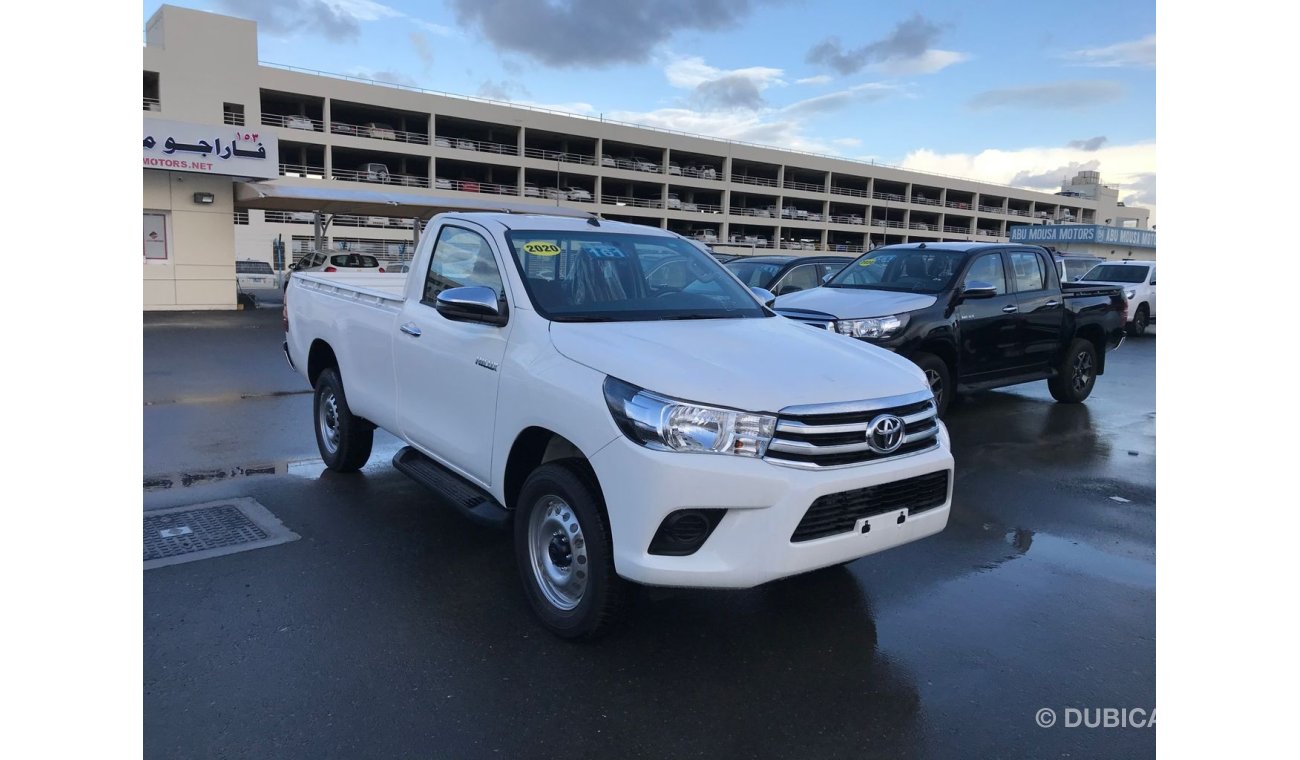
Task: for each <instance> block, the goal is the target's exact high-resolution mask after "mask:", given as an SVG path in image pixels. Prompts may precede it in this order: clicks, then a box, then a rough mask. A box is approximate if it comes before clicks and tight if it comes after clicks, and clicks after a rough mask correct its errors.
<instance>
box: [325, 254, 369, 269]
mask: <svg viewBox="0 0 1300 760" xmlns="http://www.w3.org/2000/svg"><path fill="white" fill-rule="evenodd" d="M330 264H332V265H333V266H336V267H353V268H356V269H362V268H365V269H373V268H374V267H377V266H379V261H378V260H377V259H375V257H374V256H362V255H361V254H359V253H347V254H340V255H338V256H331V257H330Z"/></svg>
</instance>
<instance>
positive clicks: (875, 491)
mask: <svg viewBox="0 0 1300 760" xmlns="http://www.w3.org/2000/svg"><path fill="white" fill-rule="evenodd" d="M947 499H948V471H947V470H940V471H939V472H931V473H929V474H927V475H918V476H916V477H914V478H907V479H906V480H896V481H894V482H893V483H882V484H881V485H878V486H867V487H866V488H858V489H854V490H852V491H841V492H840V493H833V494H828V495H826V496H823V497H821V498H819V499H817V500H816V501H814V502H813V503H812V506H810V507H808V511H807V512H806V513H804V516H803V519H802V520H800V521H799V527H797V528H795V529H794V535H792V536H790V541H791V542H792V543H798V542H800V541H811V540H813V539H814V538H825V537H826V536H834V535H836V534H839V533H848V532H850V531H852V530H853V528H854V526H855V525H857V522H858V520H861V519H862V518H864V517H875V516H877V515H883V514H886V513H889V512H895V511H898V510H904V509H905V510H907V511H908V514H912V515H914V514H917V513H919V512H924V511H926V510H927V509H934V508H935V507H938V506H942V505H943V503H944V502H945V501H946V500H947Z"/></svg>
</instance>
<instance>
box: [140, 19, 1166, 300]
mask: <svg viewBox="0 0 1300 760" xmlns="http://www.w3.org/2000/svg"><path fill="white" fill-rule="evenodd" d="M216 71H219V72H220V76H214V72H216ZM144 110H145V111H146V116H147V117H150V118H157V119H165V120H168V121H172V122H186V123H193V124H203V125H209V124H210V125H220V127H222V128H227V129H233V130H245V131H249V130H251V131H253V132H258V133H263V134H265V135H266V137H268V138H270V137H274V138H275V139H276V142H278V158H277V159H276V162H277V163H276V166H275V174H276V176H277V180H276V181H278V182H280V183H285V184H289V185H308V186H310V185H319V184H320V183H340V185H342V184H347V185H350V186H354V187H358V186H366V185H372V186H373V185H381V186H387V187H390V188H402V189H405V190H412V191H414V190H427V191H429V192H431V193H437V194H439V195H443V196H461V197H467V198H468V197H474V198H482V197H484V196H485V195H486V196H510V197H511V198H512V199H514V200H519V199H526V200H535V201H536V202H538V203H539V204H556V205H561V206H571V207H576V208H584V209H589V210H590V211H592V212H593V213H599V214H600V215H602V216H603V217H606V218H610V219H618V220H622V221H628V222H635V223H640V224H648V225H653V226H657V227H663V228H666V229H669V230H672V231H674V232H677V233H680V234H683V235H688V236H694V237H697V238H699V239H701V240H707V241H709V242H715V241H716V244H717V245H718V246H719V248H720V249H721V250H731V251H735V252H745V251H749V250H755V249H767V248H781V249H788V250H793V251H798V252H814V251H833V252H845V253H856V252H860V251H863V250H867V249H869V248H871V247H873V246H877V245H883V244H888V243H901V242H909V241H940V240H976V241H995V240H1006V239H1008V237H1009V235H1010V228H1011V227H1012V226H1015V225H1018V224H1042V223H1080V224H1088V225H1100V226H1115V227H1123V226H1133V227H1139V228H1145V227H1146V226H1147V212H1146V210H1145V209H1139V208H1131V207H1124V206H1123V205H1122V204H1120V203H1118V202H1117V194H1116V192H1115V191H1114V190H1113V189H1112V188H1107V187H1105V186H1104V185H1101V184H1100V178H1097V177H1089V178H1086V181H1087V182H1088V183H1089V184H1088V185H1087V186H1086V187H1084V186H1077V187H1072V188H1070V189H1068V190H1067V192H1068V194H1051V193H1041V192H1034V191H1029V190H1022V189H1018V188H1011V187H1002V186H997V185H992V184H988V183H982V182H976V181H972V180H967V179H960V178H954V177H946V176H940V175H934V174H926V173H921V172H915V171H909V170H904V169H898V168H893V167H887V166H881V165H876V164H870V163H863V162H858V161H850V160H847V159H842V158H836V157H833V156H824V155H815V154H809V153H799V152H794V151H788V150H779V149H776V148H771V147H764V146H759V145H752V144H747V143H740V142H734V141H726V140H717V139H711V138H707V137H701V136H696V135H688V134H682V133H677V132H671V131H666V130H658V129H651V128H646V127H640V126H635V125H630V124H624V123H615V122H610V121H604V120H601V119H596V118H590V117H583V116H576V115H571V114H564V113H559V112H555V111H550V110H545V109H538V108H530V107H526V106H518V105H510V104H505V103H499V102H493V101H487V100H483V99H479V98H469V97H462V96H454V95H448V94H442V93H433V92H428V91H424V90H420V89H418V88H412V87H402V86H396V85H384V84H378V83H374V82H368V81H362V80H357V79H355V78H352V77H346V76H340V75H334V74H326V73H321V72H312V71H303V70H298V69H294V68H290V67H283V66H278V65H274V64H267V63H262V62H259V61H258V60H257V32H256V27H255V25H254V24H253V23H252V22H249V21H242V20H239V19H234V18H230V17H226V16H219V15H215V14H210V13H202V12H198V11H192V10H186V9H181V8H176V7H172V6H164V7H163V8H162V9H160V10H159V11H158V13H156V14H155V15H154V17H153V18H152V19H151V20H150V22H149V25H148V29H147V35H146V46H145V49H144ZM146 166H147V167H148V166H149V164H146ZM153 166H159V165H158V164H153ZM270 168H271V167H269V166H268V169H270ZM184 173H185V170H184V169H181V170H177V169H174V168H171V165H163V166H161V167H160V168H146V169H145V174H146V179H145V190H146V201H145V203H146V214H152V215H153V217H154V218H155V219H156V220H158V221H157V222H156V228H155V229H154V230H153V231H154V232H158V231H159V230H161V231H163V236H164V237H168V236H169V235H171V239H170V242H168V243H166V244H165V245H166V246H171V248H173V249H174V253H170V254H169V253H167V252H166V250H164V252H163V253H162V254H161V256H162V258H161V259H159V258H158V257H155V261H153V262H152V263H154V264H155V267H154V268H153V269H152V270H147V274H146V283H147V284H149V283H151V282H152V287H146V306H149V305H151V304H152V305H156V306H159V307H162V308H166V307H181V306H185V305H187V304H190V305H209V306H212V305H221V304H230V305H233V304H234V290H233V287H234V286H233V279H234V278H233V270H234V266H233V264H234V260H235V259H261V260H266V261H271V260H272V250H273V245H275V244H276V241H279V242H280V243H283V246H284V250H285V251H286V253H287V254H289V255H291V256H292V257H294V258H297V257H300V256H301V255H303V254H305V253H306V252H308V251H310V250H312V249H313V248H315V247H317V246H327V247H329V248H331V249H346V250H350V251H357V252H364V253H371V254H374V255H376V256H378V257H380V258H381V259H385V260H400V259H403V258H407V257H409V255H410V241H411V240H412V239H413V237H414V234H415V230H413V226H414V224H415V223H414V222H413V221H412V220H411V219H409V218H403V217H401V216H400V215H394V216H370V215H367V216H361V215H344V214H339V215H335V216H332V217H330V218H329V219H327V220H324V221H325V222H327V223H328V226H327V227H325V228H324V229H322V230H318V229H317V219H316V215H315V214H313V213H311V212H309V211H304V212H281V211H263V210H259V209H246V208H239V207H237V206H235V205H234V204H233V202H231V203H230V204H224V203H223V202H222V199H221V198H218V199H217V203H215V204H213V205H212V206H211V207H210V208H208V209H206V210H207V211H208V212H210V213H225V214H230V215H233V228H234V233H233V235H227V236H225V237H227V238H230V239H232V240H233V242H232V243H231V244H230V246H229V247H230V248H231V250H230V251H229V255H228V257H227V259H226V260H224V261H223V260H220V258H221V257H220V255H219V254H216V253H212V252H211V251H212V250H213V248H214V246H213V244H212V242H211V241H208V242H207V243H206V246H207V248H208V250H209V253H208V254H205V257H204V259H203V264H202V267H203V268H202V269H196V268H194V267H193V266H190V265H187V264H186V263H185V262H186V261H187V259H186V257H185V252H184V250H183V248H184V246H185V245H186V241H185V239H184V235H182V234H181V232H182V231H181V230H180V229H177V225H176V223H175V220H173V219H172V218H171V217H172V215H175V214H180V213H182V209H181V208H180V207H177V206H174V205H171V204H173V203H175V199H176V198H178V197H182V196H183V195H184V194H183V193H178V192H177V185H176V183H178V182H183V180H184V176H183V175H184ZM151 175H152V176H151ZM163 175H167V176H163ZM178 175H181V176H179V178H178ZM165 183H170V184H167V187H170V190H171V192H170V193H164V192H163V190H162V188H163V186H164V184H165ZM164 195H165V196H166V200H159V201H153V202H151V198H163V197H164ZM185 197H187V196H185ZM196 202H197V201H196ZM183 210H184V211H186V212H192V211H193V209H183ZM226 218H227V219H230V218H231V217H230V216H227V217H226ZM146 222H147V224H146V227H149V224H148V222H149V219H148V217H147V218H146ZM209 226H210V225H209ZM168 230H175V232H174V234H172V233H170V232H168ZM148 233H149V231H148V230H147V231H146V235H148ZM223 239H225V238H223ZM160 250H161V249H160ZM214 256H215V257H216V258H215V259H214ZM147 258H148V257H147ZM173 264H174V266H173ZM195 266H198V265H195ZM169 267H170V268H169ZM223 267H224V268H223ZM227 270H228V271H229V278H228V279H229V280H230V283H231V284H230V286H229V287H228V288H226V289H225V290H223V286H221V285H220V283H221V282H223V280H222V278H223V277H225V275H224V274H222V272H225V271H227ZM197 277H202V278H206V280H205V281H206V282H207V283H209V285H208V287H206V288H205V289H204V288H200V289H196V288H194V287H189V288H186V287H182V286H181V285H180V284H179V283H181V282H182V281H185V280H192V279H194V278H197ZM166 283H172V285H170V286H168V285H167V284H166ZM226 290H228V294H226V295H228V298H227V297H226V295H223V293H225V292H226ZM200 291H202V295H197V294H198V293H199V292H200ZM187 294H194V295H187ZM214 299H215V300H214ZM223 299H224V300H223Z"/></svg>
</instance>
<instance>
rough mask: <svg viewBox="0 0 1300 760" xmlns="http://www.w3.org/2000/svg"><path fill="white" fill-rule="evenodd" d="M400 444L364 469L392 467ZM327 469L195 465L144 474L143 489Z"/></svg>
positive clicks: (312, 475)
mask: <svg viewBox="0 0 1300 760" xmlns="http://www.w3.org/2000/svg"><path fill="white" fill-rule="evenodd" d="M398 448H400V447H396V448H393V449H392V450H391V451H390V450H387V449H376V450H375V451H374V452H373V453H372V454H371V456H370V463H369V464H367V465H366V466H365V467H364V468H362V470H361V471H362V472H375V471H379V470H383V469H389V468H391V467H392V459H393V455H394V454H396V453H397V451H398ZM325 472H327V470H326V467H325V463H324V462H322V461H321V460H320V459H285V460H280V461H276V462H257V463H253V464H245V465H235V466H231V467H216V468H195V469H190V470H186V471H184V472H174V473H164V474H159V475H146V476H145V477H144V491H145V493H151V492H157V491H169V490H173V489H181V488H193V487H195V486H204V485H212V484H214V483H227V482H231V481H236V480H240V479H243V478H250V477H257V476H260V475H291V476H293V477H296V478H303V479H306V480H318V479H319V478H320V477H321V475H323V474H324V473H325Z"/></svg>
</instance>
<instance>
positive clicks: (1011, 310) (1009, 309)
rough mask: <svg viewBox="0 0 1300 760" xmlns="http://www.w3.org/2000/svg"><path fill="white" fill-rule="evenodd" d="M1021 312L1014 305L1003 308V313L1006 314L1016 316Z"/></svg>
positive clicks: (1010, 304)
mask: <svg viewBox="0 0 1300 760" xmlns="http://www.w3.org/2000/svg"><path fill="white" fill-rule="evenodd" d="M1019 310H1020V309H1019V308H1018V307H1017V306H1016V305H1015V304H1013V303H1009V304H1007V305H1006V306H1003V307H1002V311H1003V313H1005V314H1015V313H1016V312H1017V311H1019Z"/></svg>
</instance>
